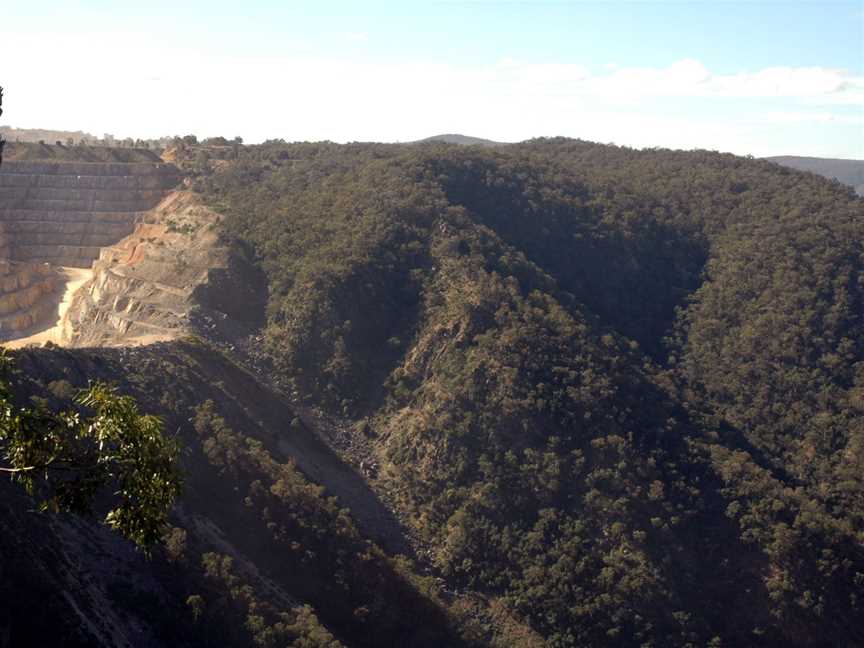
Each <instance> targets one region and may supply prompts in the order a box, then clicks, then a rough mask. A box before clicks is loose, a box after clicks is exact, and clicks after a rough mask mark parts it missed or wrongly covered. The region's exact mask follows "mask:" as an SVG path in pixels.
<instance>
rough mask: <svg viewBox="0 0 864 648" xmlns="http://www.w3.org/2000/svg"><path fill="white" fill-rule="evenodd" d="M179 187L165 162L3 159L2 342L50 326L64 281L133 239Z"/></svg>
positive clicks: (0, 178)
mask: <svg viewBox="0 0 864 648" xmlns="http://www.w3.org/2000/svg"><path fill="white" fill-rule="evenodd" d="M179 181H180V172H179V171H178V170H177V168H176V167H174V166H173V165H170V164H162V163H157V162H154V163H146V162H141V163H128V164H123V163H98V162H77V161H19V160H4V163H3V165H2V167H0V339H6V340H8V339H11V338H21V337H22V336H25V335H28V334H29V333H30V332H32V331H34V330H38V329H40V327H41V328H45V327H50V326H52V325H53V324H54V323H55V321H56V320H57V317H58V306H59V304H60V301H61V297H62V293H63V290H62V289H61V284H63V279H64V278H63V277H62V276H61V275H60V274H58V273H57V272H56V271H55V270H53V269H52V268H51V265H49V264H53V265H54V266H67V267H72V268H89V267H90V266H91V265H92V263H93V261H94V260H96V259H98V258H99V255H100V253H101V251H102V249H103V248H104V247H105V246H110V245H113V244H115V243H117V242H118V241H120V240H121V239H122V238H123V237H125V236H127V235H129V234H130V233H132V231H133V230H134V229H135V224H136V223H138V222H141V221H142V220H143V214H144V213H145V212H146V211H147V210H149V209H151V208H152V207H154V206H155V205H156V204H158V202H159V201H160V200H161V199H162V198H163V197H164V196H165V195H166V194H167V193H168V191H169V190H170V189H171V188H172V187H175V186H176V185H177V184H178V183H179Z"/></svg>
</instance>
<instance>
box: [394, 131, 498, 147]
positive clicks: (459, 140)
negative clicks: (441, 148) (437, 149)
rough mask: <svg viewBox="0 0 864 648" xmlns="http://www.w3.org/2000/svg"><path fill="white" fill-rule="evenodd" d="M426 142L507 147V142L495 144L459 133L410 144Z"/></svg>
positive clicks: (436, 136)
mask: <svg viewBox="0 0 864 648" xmlns="http://www.w3.org/2000/svg"><path fill="white" fill-rule="evenodd" d="M426 142H443V143H445V144H459V145H461V146H507V144H508V142H496V141H494V140H489V139H484V138H482V137H471V136H470V135H460V134H459V133H445V134H443V135H433V136H432V137H426V138H424V139H421V140H417V141H416V142H411V143H412V144H423V143H426Z"/></svg>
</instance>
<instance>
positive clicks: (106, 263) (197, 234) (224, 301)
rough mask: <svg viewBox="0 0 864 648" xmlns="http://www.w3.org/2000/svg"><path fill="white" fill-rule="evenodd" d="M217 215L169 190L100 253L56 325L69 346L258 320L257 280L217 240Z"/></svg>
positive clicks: (149, 338) (142, 339) (148, 338)
mask: <svg viewBox="0 0 864 648" xmlns="http://www.w3.org/2000/svg"><path fill="white" fill-rule="evenodd" d="M218 220H219V216H218V215H217V214H216V213H214V212H213V211H211V210H209V209H207V208H206V207H205V206H203V205H202V204H201V203H200V201H199V199H198V198H197V196H196V195H195V194H194V193H192V192H190V191H176V192H172V193H171V194H169V195H168V197H166V198H165V200H163V201H162V203H160V204H159V206H158V207H156V208H155V209H153V210H151V211H150V212H148V213H147V214H146V215H144V222H141V223H139V224H138V225H136V226H135V231H134V232H133V233H132V234H131V235H130V236H128V237H126V238H124V239H123V240H121V241H120V242H119V243H117V244H116V245H113V246H110V247H106V248H104V249H103V250H102V252H101V255H100V257H99V259H98V260H97V261H96V262H95V263H94V264H93V272H94V275H93V278H92V279H91V280H90V281H89V282H87V283H86V284H84V286H82V288H81V290H79V291H78V292H77V293H76V294H75V296H74V298H73V301H72V304H71V306H70V307H69V310H68V311H67V313H66V316H65V318H64V322H63V328H64V340H63V341H64V343H65V344H68V345H70V346H79V347H82V346H128V345H135V344H146V343H149V342H156V341H161V340H168V339H173V338H176V337H177V336H178V335H182V334H184V333H190V332H193V331H194V330H197V329H200V328H201V327H205V328H207V329H208V332H210V333H213V332H216V333H222V334H223V335H224V336H225V337H229V338H230V337H232V336H233V335H232V334H234V333H240V331H230V330H227V329H228V328H229V327H234V328H237V327H240V328H243V323H244V322H245V323H248V324H250V325H257V324H259V323H260V320H261V318H263V309H264V301H263V300H264V294H265V293H264V291H263V287H261V286H260V285H258V284H260V283H262V282H263V280H262V279H261V278H259V277H257V276H256V275H255V272H254V271H253V270H252V269H251V267H250V266H249V265H248V264H246V263H245V262H244V261H243V260H242V259H240V258H238V257H237V256H236V255H235V254H233V253H232V252H231V251H230V250H229V248H228V247H227V246H225V245H223V244H222V243H221V242H220V241H219V237H218V236H217V234H216V232H215V226H216V224H217V222H218Z"/></svg>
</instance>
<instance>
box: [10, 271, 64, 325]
mask: <svg viewBox="0 0 864 648" xmlns="http://www.w3.org/2000/svg"><path fill="white" fill-rule="evenodd" d="M59 283H60V277H59V275H58V274H57V273H56V272H55V271H54V269H53V268H51V266H50V265H48V264H44V263H14V262H10V261H4V260H0V339H6V338H9V337H12V336H14V335H16V334H18V333H20V332H22V331H27V330H28V329H31V328H33V327H34V326H36V325H37V324H39V323H40V322H43V321H45V320H50V319H51V317H52V315H54V314H56V311H57V297H56V295H57V291H58V289H59Z"/></svg>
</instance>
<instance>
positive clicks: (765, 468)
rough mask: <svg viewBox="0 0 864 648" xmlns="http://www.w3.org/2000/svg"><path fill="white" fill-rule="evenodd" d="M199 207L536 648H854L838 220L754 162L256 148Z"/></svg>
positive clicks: (331, 395)
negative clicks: (244, 258)
mask: <svg viewBox="0 0 864 648" xmlns="http://www.w3.org/2000/svg"><path fill="white" fill-rule="evenodd" d="M199 188H200V189H201V190H202V191H203V192H204V193H205V195H206V196H207V199H208V200H209V201H210V202H211V203H212V204H213V205H215V206H217V207H218V208H219V209H220V210H221V211H223V212H224V213H225V214H226V216H227V218H226V232H225V234H226V236H228V237H230V238H234V239H236V240H238V241H241V242H243V244H245V245H247V246H249V247H250V248H251V249H252V250H254V254H255V255H256V259H257V261H258V262H259V263H260V265H261V267H262V268H263V269H264V271H265V272H266V273H267V275H268V278H269V284H270V286H269V287H270V298H269V310H268V324H267V330H266V335H265V345H266V351H267V353H268V355H269V357H270V358H271V359H272V361H273V362H274V366H275V367H276V368H277V371H278V372H280V374H282V376H283V377H284V378H285V379H287V380H289V381H291V382H293V384H294V386H295V388H296V389H297V390H298V392H299V393H300V394H302V395H303V396H304V397H305V398H307V399H309V400H312V401H316V402H318V403H320V404H321V405H323V406H324V407H326V408H328V409H329V410H330V411H331V412H333V413H336V414H339V415H342V416H345V417H347V418H349V419H352V420H353V419H362V420H363V421H366V423H365V424H364V425H365V426H366V427H367V428H368V434H369V435H371V436H372V437H373V442H374V448H375V452H377V454H378V456H379V459H380V462H381V466H382V469H381V471H380V475H379V476H378V478H377V481H376V487H377V488H379V489H381V490H382V492H386V493H387V494H388V495H389V496H390V497H392V498H393V499H394V501H396V502H397V506H398V507H399V510H400V512H401V515H402V516H403V519H404V520H405V521H406V523H408V524H409V525H411V526H412V527H413V528H414V529H415V530H416V532H417V533H418V534H419V536H420V537H421V538H423V539H424V541H425V542H426V544H427V546H428V547H430V551H431V559H432V561H433V563H434V564H435V565H436V567H437V568H438V569H439V570H440V573H441V574H442V575H443V576H444V577H445V578H446V579H447V581H448V583H453V584H457V585H458V586H460V587H466V588H470V589H473V590H475V591H478V592H482V593H484V594H485V595H487V596H491V597H500V599H501V600H502V601H503V602H504V603H505V604H506V605H507V606H508V607H509V608H510V609H511V610H513V611H515V612H517V613H518V614H520V615H523V616H524V618H526V619H527V620H528V621H529V623H530V624H531V625H532V626H533V627H534V628H535V629H536V630H538V631H539V632H540V633H541V634H542V635H544V636H545V637H546V639H547V641H548V643H549V645H552V646H576V645H586V644H587V645H604V644H615V645H705V644H707V643H709V642H713V645H742V644H746V645H854V644H855V643H859V642H861V641H864V626H862V624H861V621H860V618H861V610H860V605H861V602H860V601H859V598H860V591H861V588H862V585H864V549H862V540H864V535H862V515H864V491H862V485H861V484H862V482H861V478H860V476H861V474H862V469H864V424H862V410H864V362H862V361H864V330H862V314H864V301H862V300H864V275H862V271H864V259H862V247H861V246H862V241H864V203H862V201H861V199H859V198H856V197H855V196H854V195H853V193H852V191H851V190H848V189H844V188H842V187H841V186H840V185H838V184H837V183H832V182H829V181H826V180H823V179H820V178H817V177H815V176H812V175H808V174H801V173H797V172H794V171H790V170H788V169H784V168H781V167H779V166H777V165H774V164H772V163H769V162H764V161H758V160H752V159H744V158H739V157H735V156H731V155H722V154H718V153H710V152H700V151H697V152H689V153H685V152H674V151H666V150H651V151H634V150H630V149H625V148H617V147H610V146H600V145H595V144H589V143H585V142H580V141H572V140H564V139H556V140H537V141H531V142H527V143H524V144H520V145H513V146H507V147H500V148H495V149H481V148H475V147H471V148H460V147H457V146H446V145H439V144H429V145H416V146H384V145H348V146H337V145H333V144H326V143H325V144H306V145H289V144H284V143H280V142H273V143H269V144H265V145H262V146H260V147H247V148H245V149H244V151H243V152H242V154H241V156H240V159H238V160H237V161H235V162H234V163H232V165H231V166H230V167H228V168H227V169H225V170H223V171H221V172H220V173H218V174H212V175H209V176H203V177H201V178H199Z"/></svg>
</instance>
